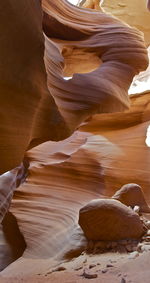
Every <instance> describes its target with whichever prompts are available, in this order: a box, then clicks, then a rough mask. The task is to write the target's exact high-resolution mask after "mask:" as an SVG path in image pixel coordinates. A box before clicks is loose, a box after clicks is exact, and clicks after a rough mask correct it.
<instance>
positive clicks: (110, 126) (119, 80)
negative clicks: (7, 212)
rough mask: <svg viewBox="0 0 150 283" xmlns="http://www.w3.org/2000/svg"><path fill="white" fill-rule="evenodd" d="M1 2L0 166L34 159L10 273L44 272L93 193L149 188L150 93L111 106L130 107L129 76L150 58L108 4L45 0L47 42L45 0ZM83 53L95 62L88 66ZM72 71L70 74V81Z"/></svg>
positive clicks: (68, 242) (18, 207)
mask: <svg viewBox="0 0 150 283" xmlns="http://www.w3.org/2000/svg"><path fill="white" fill-rule="evenodd" d="M10 3H11V5H9V4H10ZM14 7H15V8H16V7H17V9H16V10H14ZM0 9H3V11H6V12H7V13H8V14H7V13H1V14H2V15H3V17H2V18H1V21H2V23H3V25H0V31H1V29H3V28H4V27H5V29H3V30H5V34H6V35H7V36H6V38H5V37H4V38H2V42H1V44H0V54H2V56H3V60H2V61H1V68H0V72H1V73H0V75H1V74H3V77H1V78H3V82H2V83H1V86H0V90H1V92H2V93H4V94H5V96H3V97H1V100H0V101H1V108H2V118H3V123H1V126H0V127H1V137H0V154H1V164H0V168H1V172H5V171H6V170H9V169H12V168H13V167H15V166H17V165H18V164H19V163H20V162H21V161H22V159H23V157H24V154H25V153H26V155H27V158H29V161H30V168H29V175H28V178H27V180H26V182H25V183H24V184H22V185H21V186H20V187H19V188H18V189H17V190H16V192H15V195H14V199H13V202H12V205H11V212H12V213H13V214H14V215H15V216H16V218H17V221H18V224H19V228H20V230H21V232H22V234H23V235H24V238H25V241H26V245H27V248H26V250H25V253H24V254H23V256H22V257H21V258H20V259H19V260H18V261H17V262H15V263H13V264H12V265H10V266H9V267H8V268H7V269H6V270H5V271H4V272H3V274H5V275H8V274H11V275H13V274H18V273H19V272H20V273H21V274H27V273H32V272H37V271H38V272H40V270H44V271H45V270H46V269H47V268H48V267H49V266H50V264H52V262H51V259H52V258H53V259H54V258H55V259H56V257H57V259H58V256H61V258H62V257H63V256H64V255H65V254H66V252H68V250H69V248H70V249H71V248H72V245H73V246H78V244H79V243H78V242H79V240H78V237H74V233H75V232H74V231H76V228H77V227H78V225H77V215H78V211H79V209H80V208H81V207H82V206H83V205H85V204H86V203H87V202H89V201H90V200H91V199H93V198H99V197H100V196H102V195H112V194H113V193H114V192H115V191H116V190H117V189H118V188H119V187H120V186H121V185H123V184H125V183H129V182H136V183H138V184H140V185H141V186H142V187H143V191H144V193H146V196H149V193H148V189H149V185H150V181H149V167H150V164H149V160H150V158H149V154H150V152H149V148H148V147H147V146H146V144H145V138H146V132H147V128H148V126H149V118H150V103H149V101H150V94H149V93H146V94H144V95H141V94H140V95H135V96H133V97H131V109H130V110H129V111H126V112H125V113H112V114H108V112H114V111H121V110H123V109H126V108H128V106H129V98H128V95H127V92H128V88H129V86H130V83H131V81H132V78H133V76H134V75H135V74H137V73H138V72H139V71H141V70H143V69H145V68H146V66H147V62H148V60H147V51H146V48H145V45H144V41H143V35H142V34H141V33H139V32H138V31H137V30H134V29H132V28H130V27H129V26H128V25H126V24H124V23H122V22H120V21H119V20H117V19H115V18H113V17H111V16H110V15H107V14H105V13H102V12H98V11H93V12H92V15H91V12H90V10H89V9H80V8H79V7H74V6H73V5H71V4H69V3H67V2H66V1H64V0H63V1H62V0H59V1H57V2H56V1H55V2H54V1H52V0H49V1H48V0H47V1H46V0H45V1H43V9H44V18H43V30H44V32H45V41H44V38H43V34H42V16H41V7H40V5H39V3H38V1H35V0H30V1H29V0H22V1H19V2H18V1H17V0H13V1H11V0H9V1H8V0H5V2H4V1H3V2H2V5H1V7H0ZM29 11H30V13H29ZM33 15H34V16H33ZM35 15H36V17H35ZM8 17H9V18H10V21H8V20H7V19H8ZM12 22H14V25H12V24H11V23H12ZM18 26H19V28H17V27H18ZM31 27H33V28H32V29H31ZM22 30H24V33H22ZM8 35H9V36H8ZM31 39H32V40H31ZM14 42H15V43H16V45H15V47H14ZM12 43H13V44H12ZM44 43H45V64H44V60H43V55H44ZM10 47H11V48H10ZM14 50H15V52H14ZM16 50H17V52H16ZM8 54H9V55H10V56H8ZM82 56H85V57H84V58H88V60H89V61H90V63H89V64H87V65H86V66H85V65H84V62H83V61H84V60H82V64H80V62H81V60H80V58H82ZM4 58H5V59H7V58H8V60H6V61H5V60H4ZM93 58H94V59H93ZM27 62H28V64H27ZM76 62H78V63H77V64H76ZM71 63H72V67H71V68H70V67H69V66H70V64H71ZM22 65H23V66H24V68H23V70H22ZM77 65H79V66H77ZM14 66H16V68H15V71H14ZM45 66H46V67H45ZM2 68H3V70H2ZM77 68H78V69H77ZM4 69H5V71H6V73H5V72H4ZM77 70H78V74H74V73H75V72H77ZM80 70H81V71H82V74H80ZM85 70H86V71H87V73H85ZM12 74H13V76H12ZM68 75H69V76H70V75H71V76H72V75H73V78H72V79H71V80H68V81H66V80H64V76H68ZM24 78H25V80H24ZM4 82H6V83H5V84H4ZM51 95H52V96H53V97H54V99H55V102H54V99H53V98H52V96H51ZM4 97H7V99H6V100H5V99H4ZM12 97H13V99H12ZM31 97H32V99H31ZM56 104H57V106H56ZM57 107H58V108H57ZM6 109H7V111H6ZM14 109H15V111H14ZM58 110H59V111H58ZM8 113H9V115H8ZM60 113H61V114H60ZM95 113H100V114H97V115H94V116H93V117H92V119H91V118H89V117H91V115H92V114H95ZM105 113H107V114H105ZM87 118H88V119H89V121H88V123H87V120H86V119H87ZM90 119H91V120H90ZM85 120H86V123H85V124H82V127H80V129H79V131H76V132H75V134H74V135H73V136H71V137H70V138H69V139H67V140H65V141H61V142H58V143H54V142H47V143H44V144H41V145H39V146H38V147H36V148H34V149H32V150H28V151H27V149H29V148H31V147H33V146H34V145H36V144H40V143H42V142H43V141H47V140H60V139H64V138H65V137H67V136H68V135H69V134H70V133H71V132H72V131H73V130H74V129H76V128H77V127H79V125H81V123H82V122H83V121H85ZM1 121H2V120H1ZM26 151H27V152H26ZM79 164H80V165H79ZM33 259H34V260H33ZM31 263H32V264H31Z"/></svg>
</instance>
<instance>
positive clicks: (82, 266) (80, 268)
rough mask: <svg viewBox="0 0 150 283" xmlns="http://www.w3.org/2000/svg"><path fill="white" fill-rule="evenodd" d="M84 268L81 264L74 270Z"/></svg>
mask: <svg viewBox="0 0 150 283" xmlns="http://www.w3.org/2000/svg"><path fill="white" fill-rule="evenodd" d="M82 268H83V266H79V267H76V268H75V269H74V270H76V271H78V270H80V269H82Z"/></svg>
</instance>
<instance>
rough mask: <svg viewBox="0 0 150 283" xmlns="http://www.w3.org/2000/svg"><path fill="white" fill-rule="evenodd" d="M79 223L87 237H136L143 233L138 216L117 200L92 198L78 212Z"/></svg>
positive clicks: (111, 238) (110, 238)
mask: <svg viewBox="0 0 150 283" xmlns="http://www.w3.org/2000/svg"><path fill="white" fill-rule="evenodd" d="M79 225H80V226H81V228H82V230H83V231H84V234H85V236H86V238H87V239H89V240H106V241H114V240H121V239H128V238H132V239H138V238H140V237H141V236H142V234H143V227H142V223H141V221H140V218H139V216H138V215H137V214H136V213H134V212H133V211H132V210H131V209H129V208H128V207H126V206H125V205H123V204H122V203H120V202H119V201H117V200H110V199H100V200H92V201H91V202H89V203H88V204H87V205H85V206H84V207H83V208H81V209H80V212H79Z"/></svg>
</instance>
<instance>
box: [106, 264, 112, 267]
mask: <svg viewBox="0 0 150 283" xmlns="http://www.w3.org/2000/svg"><path fill="white" fill-rule="evenodd" d="M106 267H114V265H112V264H107V265H106Z"/></svg>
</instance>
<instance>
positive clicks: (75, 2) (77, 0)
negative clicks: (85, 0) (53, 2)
mask: <svg viewBox="0 0 150 283" xmlns="http://www.w3.org/2000/svg"><path fill="white" fill-rule="evenodd" d="M68 2H70V3H71V4H73V5H77V4H78V2H79V0H68Z"/></svg>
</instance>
